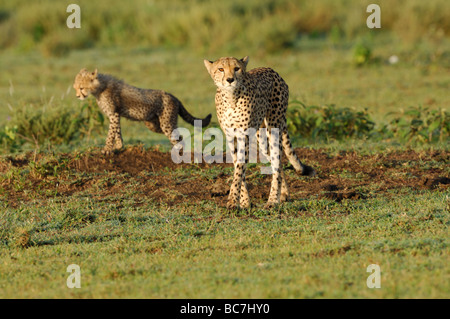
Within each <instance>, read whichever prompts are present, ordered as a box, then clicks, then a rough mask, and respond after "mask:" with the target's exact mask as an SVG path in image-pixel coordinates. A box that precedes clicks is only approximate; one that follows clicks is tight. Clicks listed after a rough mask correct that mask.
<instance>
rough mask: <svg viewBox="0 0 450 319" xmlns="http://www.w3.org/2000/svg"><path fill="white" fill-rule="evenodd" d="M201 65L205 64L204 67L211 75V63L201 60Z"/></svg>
mask: <svg viewBox="0 0 450 319" xmlns="http://www.w3.org/2000/svg"><path fill="white" fill-rule="evenodd" d="M203 63H205V67H206V69H207V70H208V73H209V74H211V67H212V65H213V63H214V62H213V61H209V60H203Z"/></svg>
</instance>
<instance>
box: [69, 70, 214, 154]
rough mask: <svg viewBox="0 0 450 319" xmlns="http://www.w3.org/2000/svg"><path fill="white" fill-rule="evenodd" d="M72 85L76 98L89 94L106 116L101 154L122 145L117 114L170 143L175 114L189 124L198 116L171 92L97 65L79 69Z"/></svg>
mask: <svg viewBox="0 0 450 319" xmlns="http://www.w3.org/2000/svg"><path fill="white" fill-rule="evenodd" d="M73 88H74V89H75V90H76V95H77V97H78V98H79V99H80V100H84V99H85V98H86V97H87V96H88V95H89V94H92V95H93V96H94V97H95V98H96V99H97V104H98V105H99V107H100V108H101V110H102V111H103V112H104V113H105V114H106V115H107V116H108V118H109V130H108V136H107V138H106V145H105V147H104V148H103V150H102V153H104V154H110V153H111V152H112V151H113V150H114V149H121V148H122V147H123V140H122V133H121V129H120V117H121V116H122V117H125V118H127V119H130V120H133V121H143V122H144V123H145V125H146V126H147V128H149V129H150V130H151V131H153V132H156V133H162V134H164V135H165V136H167V137H168V138H169V140H170V142H171V143H172V144H173V145H176V144H177V143H178V142H177V141H176V140H174V139H172V137H171V135H172V131H173V130H174V129H176V128H177V120H178V115H180V116H181V117H182V118H183V120H185V121H186V122H187V123H189V124H191V125H194V120H198V119H197V118H195V117H193V116H192V115H191V114H189V112H188V111H187V110H186V109H185V108H184V106H183V104H182V103H181V102H180V101H179V100H178V99H177V98H176V97H175V96H173V95H172V94H170V93H167V92H164V91H160V90H151V89H140V88H136V87H134V86H131V85H128V84H126V83H124V82H123V81H121V80H118V79H116V78H114V77H112V76H110V75H107V74H102V73H98V72H97V69H96V70H95V71H94V72H89V71H88V70H86V69H82V70H81V71H80V72H79V73H78V74H77V76H76V77H75V82H74V84H73ZM210 120H211V114H209V115H208V116H207V117H206V118H204V119H203V120H201V121H202V126H203V127H205V126H208V124H209V122H210Z"/></svg>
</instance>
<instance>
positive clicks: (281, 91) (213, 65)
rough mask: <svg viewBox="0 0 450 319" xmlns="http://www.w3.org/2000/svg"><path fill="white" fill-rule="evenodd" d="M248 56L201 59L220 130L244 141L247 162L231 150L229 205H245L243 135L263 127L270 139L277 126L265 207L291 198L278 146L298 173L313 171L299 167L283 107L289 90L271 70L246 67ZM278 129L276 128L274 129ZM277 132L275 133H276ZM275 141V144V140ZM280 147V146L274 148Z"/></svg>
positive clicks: (246, 199)
mask: <svg viewBox="0 0 450 319" xmlns="http://www.w3.org/2000/svg"><path fill="white" fill-rule="evenodd" d="M248 61H249V58H248V56H247V57H245V58H243V59H236V58H232V57H223V58H220V59H218V60H216V61H214V62H213V61H208V60H204V63H205V67H206V69H207V70H208V72H209V74H210V75H211V77H212V79H213V81H214V84H215V85H216V86H217V91H216V97H215V102H216V110H217V118H218V120H219V124H220V127H221V128H222V130H223V131H224V132H226V131H227V130H230V129H231V130H233V131H234V134H236V132H237V131H240V132H241V135H238V134H237V135H236V136H237V140H238V141H245V161H238V160H237V156H238V154H236V148H235V152H233V161H234V167H235V170H234V176H233V182H232V184H231V188H230V194H229V197H228V202H227V208H228V209H235V208H239V207H242V208H248V207H250V199H249V196H248V189H247V184H246V181H245V170H246V163H247V162H248V158H249V136H248V134H242V132H243V131H244V132H245V131H246V132H248V129H250V128H252V129H255V130H259V128H260V127H266V128H267V135H268V136H269V141H271V140H272V139H271V137H270V136H271V129H278V132H279V137H280V136H281V143H279V139H273V140H272V141H271V142H270V162H271V165H272V170H273V171H272V174H273V175H272V185H271V189H270V194H269V199H268V201H267V204H266V205H265V208H272V207H274V206H275V205H277V204H279V203H281V202H284V201H286V200H288V199H289V190H288V186H287V183H286V178H285V176H284V172H283V169H282V166H281V155H282V149H283V150H284V153H285V154H286V156H287V158H288V160H289V162H290V163H291V164H292V165H293V166H294V169H295V170H296V171H299V172H301V174H302V175H308V176H313V175H315V171H314V169H312V168H311V167H309V166H306V165H303V164H302V163H301V162H300V160H299V159H298V157H297V155H296V154H295V152H294V150H293V148H292V144H291V141H290V138H289V134H288V131H287V124H286V109H287V106H288V100H289V88H288V86H287V84H286V83H285V82H284V80H283V79H282V78H281V77H280V75H279V74H278V73H277V72H275V71H274V70H272V69H270V68H256V69H253V70H250V71H248V72H247V71H246V67H247V64H248ZM274 132H276V131H274ZM274 135H275V134H274ZM274 141H275V142H274ZM277 148H278V150H277Z"/></svg>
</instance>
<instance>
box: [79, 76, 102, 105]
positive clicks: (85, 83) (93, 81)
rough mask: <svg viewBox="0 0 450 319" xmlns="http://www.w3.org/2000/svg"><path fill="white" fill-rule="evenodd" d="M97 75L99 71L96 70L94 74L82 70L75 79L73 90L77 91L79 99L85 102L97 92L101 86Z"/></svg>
mask: <svg viewBox="0 0 450 319" xmlns="http://www.w3.org/2000/svg"><path fill="white" fill-rule="evenodd" d="M97 75H98V72H97V69H95V71H94V72H89V71H88V70H86V69H81V71H80V72H79V73H78V74H77V76H76V77H75V82H74V83H73V88H74V89H75V91H76V94H77V98H79V99H80V100H84V99H85V98H86V97H87V96H88V95H89V94H91V93H93V92H95V91H96V90H97V88H98V87H99V86H100V82H99V81H98V77H97Z"/></svg>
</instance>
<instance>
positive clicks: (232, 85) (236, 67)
mask: <svg viewBox="0 0 450 319" xmlns="http://www.w3.org/2000/svg"><path fill="white" fill-rule="evenodd" d="M204 63H205V67H206V69H207V70H208V72H209V74H210V75H211V77H212V79H213V81H214V84H215V85H216V86H217V87H218V88H219V89H222V90H227V91H234V90H235V89H236V88H238V87H240V86H242V85H243V84H242V80H243V78H244V75H245V68H246V67H247V63H248V56H246V57H245V58H242V59H240V60H238V59H236V58H220V59H218V60H217V61H214V62H213V61H208V60H204Z"/></svg>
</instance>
